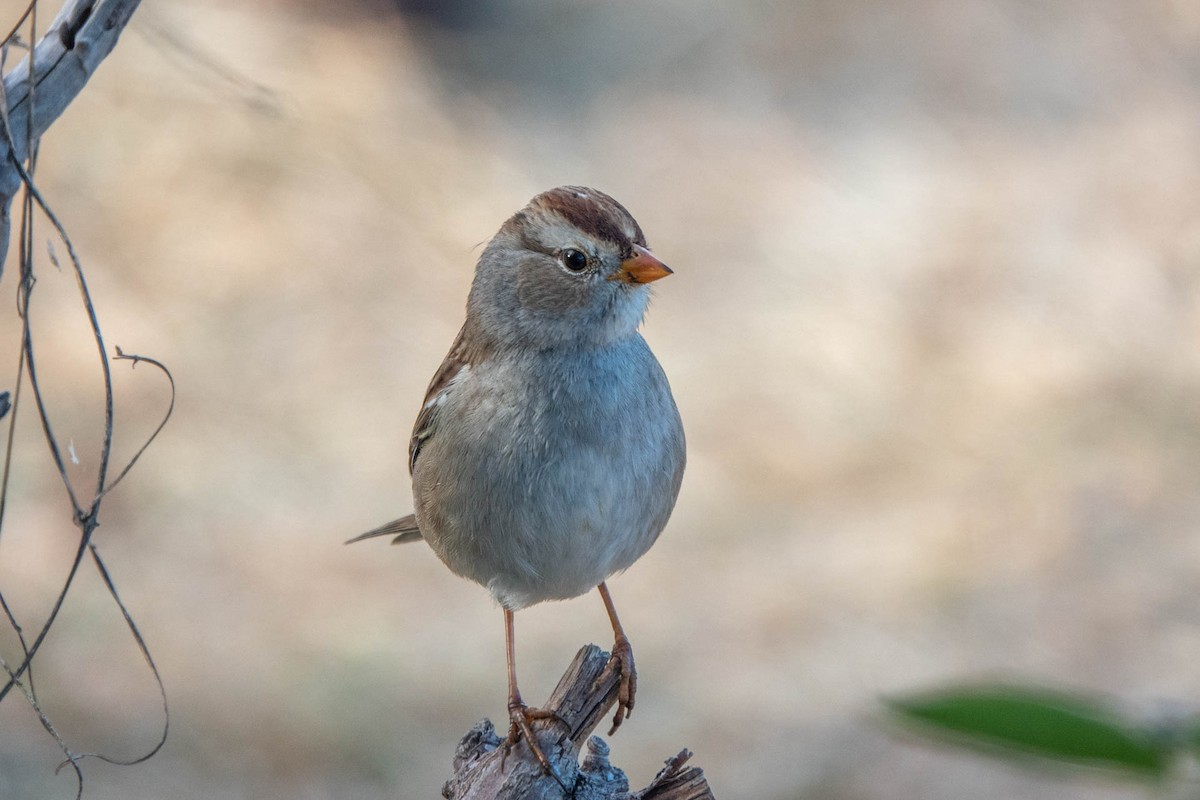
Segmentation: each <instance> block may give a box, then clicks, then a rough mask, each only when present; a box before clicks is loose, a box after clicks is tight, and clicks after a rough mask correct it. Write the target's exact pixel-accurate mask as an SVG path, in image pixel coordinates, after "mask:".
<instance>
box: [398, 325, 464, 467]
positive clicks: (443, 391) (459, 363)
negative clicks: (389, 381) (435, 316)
mask: <svg viewBox="0 0 1200 800" xmlns="http://www.w3.org/2000/svg"><path fill="white" fill-rule="evenodd" d="M466 329H467V328H466V325H463V327H462V330H460V331H459V332H458V337H457V338H456V339H455V340H454V344H452V345H451V346H450V352H449V353H447V354H446V359H445V360H444V361H442V366H441V367H439V368H438V371H437V372H436V373H435V374H434V376H433V380H432V381H430V382H429V388H428V389H426V390H425V402H423V403H422V404H421V412H420V413H419V414H417V421H416V422H415V423H414V424H413V432H412V438H411V439H409V441H408V472H409V474H410V475H411V474H412V471H413V469H415V468H416V466H417V457H418V456H420V455H421V447H422V445H424V444H425V441H426V440H427V439H429V437H430V436H432V435H433V432H434V429H435V428H436V426H437V417H438V410H439V409H440V408H441V407H442V405H443V404H444V403H445V402H446V397H447V396H449V394H450V392H451V391H452V390H453V388H454V387H453V384H454V379H455V378H457V377H458V376H459V375H461V374H463V373H464V372H465V371H466V370H467V369H469V368H470V363H469V362H468V357H467V345H466V337H465V336H464V333H465V332H466Z"/></svg>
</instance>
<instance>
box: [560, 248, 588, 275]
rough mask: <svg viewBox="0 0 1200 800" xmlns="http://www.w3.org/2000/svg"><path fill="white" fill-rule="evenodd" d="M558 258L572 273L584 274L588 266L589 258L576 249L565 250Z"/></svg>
mask: <svg viewBox="0 0 1200 800" xmlns="http://www.w3.org/2000/svg"><path fill="white" fill-rule="evenodd" d="M558 258H559V260H560V261H562V263H563V266H564V267H566V268H567V269H569V270H571V271H572V272H582V271H583V270H584V269H585V268H586V267H587V265H588V257H587V256H586V255H584V254H583V253H581V252H579V251H578V250H574V249H569V250H563V251H562V252H561V253H559V255H558Z"/></svg>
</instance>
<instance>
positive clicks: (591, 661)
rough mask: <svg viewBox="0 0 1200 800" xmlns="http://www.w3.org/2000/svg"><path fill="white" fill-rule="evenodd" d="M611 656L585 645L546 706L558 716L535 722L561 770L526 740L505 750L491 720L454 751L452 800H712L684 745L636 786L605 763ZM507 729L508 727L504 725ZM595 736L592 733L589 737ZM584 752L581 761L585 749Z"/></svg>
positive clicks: (446, 793) (447, 790) (612, 698)
mask: <svg viewBox="0 0 1200 800" xmlns="http://www.w3.org/2000/svg"><path fill="white" fill-rule="evenodd" d="M606 663H608V653H606V652H604V651H603V650H601V649H600V648H599V647H596V646H595V645H587V646H586V647H584V648H582V649H581V650H580V651H579V652H578V653H577V654H576V656H575V660H574V661H572V662H571V665H570V666H569V667H567V671H566V673H565V674H564V675H563V676H562V678H561V679H560V680H559V682H558V686H557V687H555V689H554V691H553V693H551V695H550V698H549V699H548V700H547V701H546V704H545V705H544V706H543V708H545V709H548V710H550V711H553V712H554V713H555V714H557V715H558V717H559V719H544V720H535V721H534V722H533V723H532V726H533V731H534V735H535V736H536V737H537V740H538V744H539V745H541V748H542V752H543V753H545V754H546V757H547V758H548V759H549V760H550V764H551V766H552V767H553V768H554V772H555V773H556V775H546V774H544V773H543V771H542V768H541V766H540V765H539V764H538V762H537V760H536V759H535V758H534V757H533V754H532V753H531V752H530V751H529V748H528V747H527V746H526V744H525V742H524V741H521V742H519V743H518V744H517V745H515V746H514V747H512V748H509V749H508V752H507V753H506V752H505V748H504V746H503V743H502V740H501V737H500V736H498V735H497V734H496V729H495V728H494V726H493V725H492V723H491V721H490V720H487V719H485V720H482V721H481V722H479V723H478V724H477V725H476V726H475V727H474V728H472V729H471V730H470V731H469V732H468V733H467V735H466V736H464V737H463V738H462V741H460V742H459V744H458V749H457V751H456V752H455V754H454V777H452V778H451V779H450V780H449V781H447V782H446V785H445V786H444V787H443V788H442V796H443V797H445V798H447V800H564V798H565V799H567V800H715V798H714V797H713V794H712V792H711V791H710V790H709V788H708V781H707V780H705V778H704V773H703V771H702V770H700V768H699V767H693V766H688V765H687V763H686V762H687V760H688V759H689V758H690V757H691V755H692V754H691V753H689V752H688V751H687V750H682V751H681V752H680V753H679V754H678V755H676V756H674V757H672V758H669V759H667V762H666V766H665V767H663V769H662V771H660V772H659V773H658V775H657V776H656V777H655V778H654V780H653V781H651V782H650V784H649V785H648V786H646V787H645V788H644V789H641V790H639V791H630V789H629V780H628V779H627V778H626V777H625V773H624V772H623V771H621V770H620V769H618V768H617V767H614V766H613V765H612V764H611V763H609V760H608V754H609V749H608V745H607V744H605V742H604V741H603V740H602V739H600V738H599V737H598V736H591V733H592V730H593V729H594V728H595V727H596V725H598V724H599V723H600V721H601V720H603V719H604V718H605V716H606V715H607V714H608V712H609V710H610V709H611V708H612V707H613V705H614V704H615V703H616V700H617V686H618V682H619V678H618V676H617V675H615V674H614V675H609V676H606V677H605V679H604V680H603V681H600V680H599V678H600V676H601V674H602V673H603V671H604V665H605V664H606ZM506 727H507V726H506ZM589 737H590V738H589ZM585 742H586V743H587V754H586V756H585V757H584V759H583V762H582V763H580V761H579V753H580V749H581V748H582V747H583V745H584V743H585Z"/></svg>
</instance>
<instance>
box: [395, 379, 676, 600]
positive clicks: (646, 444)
mask: <svg viewBox="0 0 1200 800" xmlns="http://www.w3.org/2000/svg"><path fill="white" fill-rule="evenodd" d="M651 366H652V367H653V368H654V369H658V365H657V362H651ZM472 377H473V378H474V379H475V380H477V381H480V384H481V385H480V386H479V387H473V386H464V387H463V388H464V389H466V390H467V391H464V392H462V393H459V392H458V391H457V390H456V392H455V397H452V398H450V400H449V401H448V402H447V404H446V407H445V408H444V409H442V411H441V412H440V413H439V417H440V418H439V420H438V423H437V429H436V431H435V433H434V435H433V436H431V437H430V439H429V441H428V443H427V444H426V445H425V447H424V448H423V449H422V452H421V456H420V459H419V460H418V462H417V465H416V468H415V469H414V473H413V490H414V498H415V500H416V509H417V519H418V522H419V524H420V526H421V530H422V533H423V535H424V537H425V539H426V540H427V541H428V542H429V544H430V546H431V547H432V548H433V550H434V552H436V553H437V555H438V557H439V558H441V559H442V561H444V562H445V563H446V564H447V566H449V567H450V569H452V570H453V571H454V572H456V573H458V574H459V575H462V576H464V577H467V578H470V579H471V580H474V581H476V582H478V583H480V584H482V585H484V586H485V587H487V588H488V590H489V591H491V593H492V594H493V596H495V598H496V599H497V600H498V601H499V602H500V603H501V604H503V605H504V606H505V607H507V608H510V609H514V610H515V609H518V608H523V607H525V606H528V605H531V604H534V603H538V602H541V601H543V600H552V599H565V598H568V597H575V596H577V595H580V594H583V593H585V592H587V591H589V590H591V589H592V588H594V587H595V586H596V585H597V584H598V583H600V582H601V581H603V580H605V579H606V578H608V577H609V576H610V575H612V574H613V573H615V572H619V571H621V570H623V569H626V568H627V567H629V566H630V565H631V564H632V563H633V562H634V561H636V560H637V559H638V558H639V557H641V556H642V554H644V553H645V552H646V550H648V549H649V548H650V546H651V545H652V544H653V543H654V541H655V540H656V539H657V538H658V535H659V533H660V532H661V531H662V529H663V527H664V526H665V525H666V522H667V519H668V517H669V516H670V514H671V510H672V508H673V507H674V505H675V498H676V496H677V495H678V492H679V484H680V480H681V478H682V473H683V462H684V442H683V429H682V425H681V424H680V421H679V415H678V412H677V411H676V408H675V403H674V401H673V400H672V398H671V396H670V392H669V389H668V388H667V386H666V382H665V380H663V381H662V382H661V384H662V391H652V392H645V391H642V392H633V393H630V395H629V396H617V397H609V398H605V400H606V401H609V402H604V403H595V402H593V403H591V405H590V406H589V407H590V408H591V409H592V411H591V413H590V414H588V415H586V416H585V417H582V418H581V416H580V415H578V414H574V415H572V414H565V413H563V411H564V409H563V408H562V404H563V403H572V402H587V400H589V399H590V400H592V401H594V400H595V399H596V398H595V397H594V396H593V397H591V398H582V399H581V398H580V397H579V396H577V395H578V393H573V392H571V391H562V392H560V393H558V394H557V395H556V396H554V395H548V396H533V395H531V394H530V393H529V392H527V391H516V389H518V388H520V387H513V386H503V387H494V386H490V385H489V384H488V383H487V377H488V376H487V375H486V374H483V375H475V376H472ZM635 383H636V382H635ZM640 383H641V385H643V386H644V385H645V382H644V381H642V382H640ZM523 385H529V383H525V384H523ZM534 385H537V384H534ZM583 388H584V389H586V390H587V391H597V390H598V389H597V387H595V386H593V385H589V386H587V387H583ZM604 390H607V391H611V392H613V393H614V394H617V395H621V394H622V391H621V387H620V386H619V385H617V384H613V385H609V386H607V387H604ZM501 401H502V402H501ZM566 419H571V420H574V421H573V422H572V423H571V424H563V423H560V422H556V420H566Z"/></svg>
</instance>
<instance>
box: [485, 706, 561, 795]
mask: <svg viewBox="0 0 1200 800" xmlns="http://www.w3.org/2000/svg"><path fill="white" fill-rule="evenodd" d="M535 719H553V720H556V721H557V722H561V723H562V724H563V725H566V724H567V721H566V720H564V719H563V718H562V717H561V716H559V715H558V714H557V713H556V712H554V711H551V710H550V709H546V708H530V707H529V706H527V705H525V704H524V703H522V702H520V701H517V702H511V703H509V704H508V720H509V727H508V738H507V739H505V740H504V745H503V748H504V752H503V753H502V754H501V756H500V771H501V772H503V771H504V762H505V760H506V759H507V758H508V753H509V751H510V750H512V748H513V746H514V745H515V744H516V743H517V742H518V741H519V740H520V739H521V737H524V738H525V743H526V744H527V745H529V752H531V753H533V757H534V758H535V759H537V762H538V764H540V765H541V767H542V772H544V773H545V774H546V775H549V776H551V777H552V778H554V780H556V781H557V782H558V785H559V786H561V787H562V789H563V791H564V792H567V793H570V791H571V789H570V787H568V786H567V784H566V782H564V781H563V779H562V776H560V775H559V774H558V771H557V770H556V769H554V767H553V766H552V765H551V764H550V759H548V758H546V754H545V753H543V752H542V748H541V745H539V744H538V741H537V737H535V736H534V735H533V727H532V726H531V725H530V724H529V721H530V720H535Z"/></svg>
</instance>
